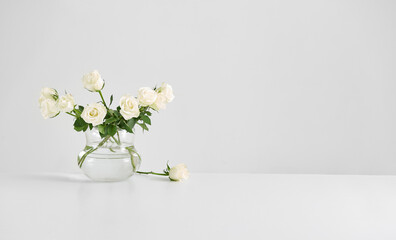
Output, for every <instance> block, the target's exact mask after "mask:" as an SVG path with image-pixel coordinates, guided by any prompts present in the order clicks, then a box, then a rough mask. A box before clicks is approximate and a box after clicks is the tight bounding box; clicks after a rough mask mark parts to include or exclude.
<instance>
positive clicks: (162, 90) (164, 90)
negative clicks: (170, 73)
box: [157, 83, 175, 103]
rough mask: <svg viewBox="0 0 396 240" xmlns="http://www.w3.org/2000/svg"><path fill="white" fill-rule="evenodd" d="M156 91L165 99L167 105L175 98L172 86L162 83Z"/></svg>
mask: <svg viewBox="0 0 396 240" xmlns="http://www.w3.org/2000/svg"><path fill="white" fill-rule="evenodd" d="M157 91H158V93H159V94H160V95H163V96H164V97H165V98H166V101H167V102H168V103H170V102H172V101H173V99H174V98H175V95H173V90H172V86H171V85H169V84H167V83H162V85H161V87H159V88H158V90H157Z"/></svg>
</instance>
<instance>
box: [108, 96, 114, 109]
mask: <svg viewBox="0 0 396 240" xmlns="http://www.w3.org/2000/svg"><path fill="white" fill-rule="evenodd" d="M112 103H113V94H111V96H110V104H109V107H110V105H111V104H112Z"/></svg>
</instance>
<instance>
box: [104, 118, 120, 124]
mask: <svg viewBox="0 0 396 240" xmlns="http://www.w3.org/2000/svg"><path fill="white" fill-rule="evenodd" d="M117 120H118V119H117V118H115V117H111V118H109V119H107V120H106V121H105V123H106V124H109V123H113V122H116V121H117Z"/></svg>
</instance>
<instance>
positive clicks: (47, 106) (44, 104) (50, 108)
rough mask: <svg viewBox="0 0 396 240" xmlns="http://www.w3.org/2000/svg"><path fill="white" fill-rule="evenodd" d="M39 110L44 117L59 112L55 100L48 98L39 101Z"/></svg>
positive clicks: (49, 116) (46, 117) (51, 116)
mask: <svg viewBox="0 0 396 240" xmlns="http://www.w3.org/2000/svg"><path fill="white" fill-rule="evenodd" d="M40 110H41V115H42V116H43V118H44V119H48V118H53V117H55V116H56V115H58V113H59V110H58V107H57V105H56V101H55V100H54V99H50V98H47V99H44V100H42V101H41V103H40Z"/></svg>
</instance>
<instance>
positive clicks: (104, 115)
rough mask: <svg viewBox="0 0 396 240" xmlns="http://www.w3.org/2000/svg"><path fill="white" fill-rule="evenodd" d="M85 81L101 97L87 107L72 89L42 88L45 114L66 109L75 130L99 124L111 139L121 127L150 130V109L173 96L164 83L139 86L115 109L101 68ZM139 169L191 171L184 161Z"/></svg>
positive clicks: (179, 175)
mask: <svg viewBox="0 0 396 240" xmlns="http://www.w3.org/2000/svg"><path fill="white" fill-rule="evenodd" d="M82 82H83V85H84V87H85V88H86V89H87V90H88V91H90V92H96V93H98V94H99V96H100V99H101V101H99V102H96V103H91V104H88V105H87V106H85V107H84V106H81V105H76V104H75V100H74V97H73V96H72V95H71V94H70V93H66V94H65V95H63V96H59V94H58V92H57V91H56V90H55V89H53V88H43V89H42V90H41V95H40V98H39V104H40V110H41V115H42V116H43V118H44V119H48V118H54V117H56V116H58V115H59V113H61V112H62V113H66V114H68V115H71V116H73V117H74V118H75V121H74V129H75V130H76V131H78V132H80V131H83V132H85V131H86V130H87V129H88V128H89V129H90V130H92V128H94V127H97V129H98V131H99V134H100V137H101V138H102V139H105V140H108V139H109V138H113V139H114V136H115V134H116V133H118V129H124V130H126V131H127V132H129V133H133V131H134V127H135V125H138V126H140V127H141V128H142V129H143V131H148V130H149V129H148V125H151V119H150V117H151V115H152V113H151V110H154V111H156V112H158V111H159V110H163V109H165V108H166V105H167V104H168V103H170V102H172V100H173V99H174V95H173V90H172V87H171V86H170V85H169V84H167V83H163V84H162V85H161V86H160V87H158V88H157V87H154V88H149V87H142V88H140V89H139V91H138V94H137V97H134V96H132V95H124V96H122V97H121V99H120V101H119V106H117V108H116V109H111V108H110V106H111V104H112V103H113V95H111V96H110V101H109V104H108V105H107V104H106V102H105V100H104V97H103V94H102V89H103V88H104V85H105V83H104V80H103V79H102V77H101V76H100V74H99V73H98V71H93V72H91V73H88V74H86V75H84V76H83V78H82ZM85 157H86V156H85ZM83 163H84V159H79V166H80V167H81V166H82V164H83ZM137 173H140V174H153V175H159V176H168V177H169V179H170V180H172V181H180V180H184V179H187V178H188V177H189V172H188V170H187V168H186V166H185V165H184V164H178V165H176V166H174V167H172V168H171V167H170V166H169V165H168V164H167V167H166V169H165V170H164V171H163V173H155V172H140V171H137Z"/></svg>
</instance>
